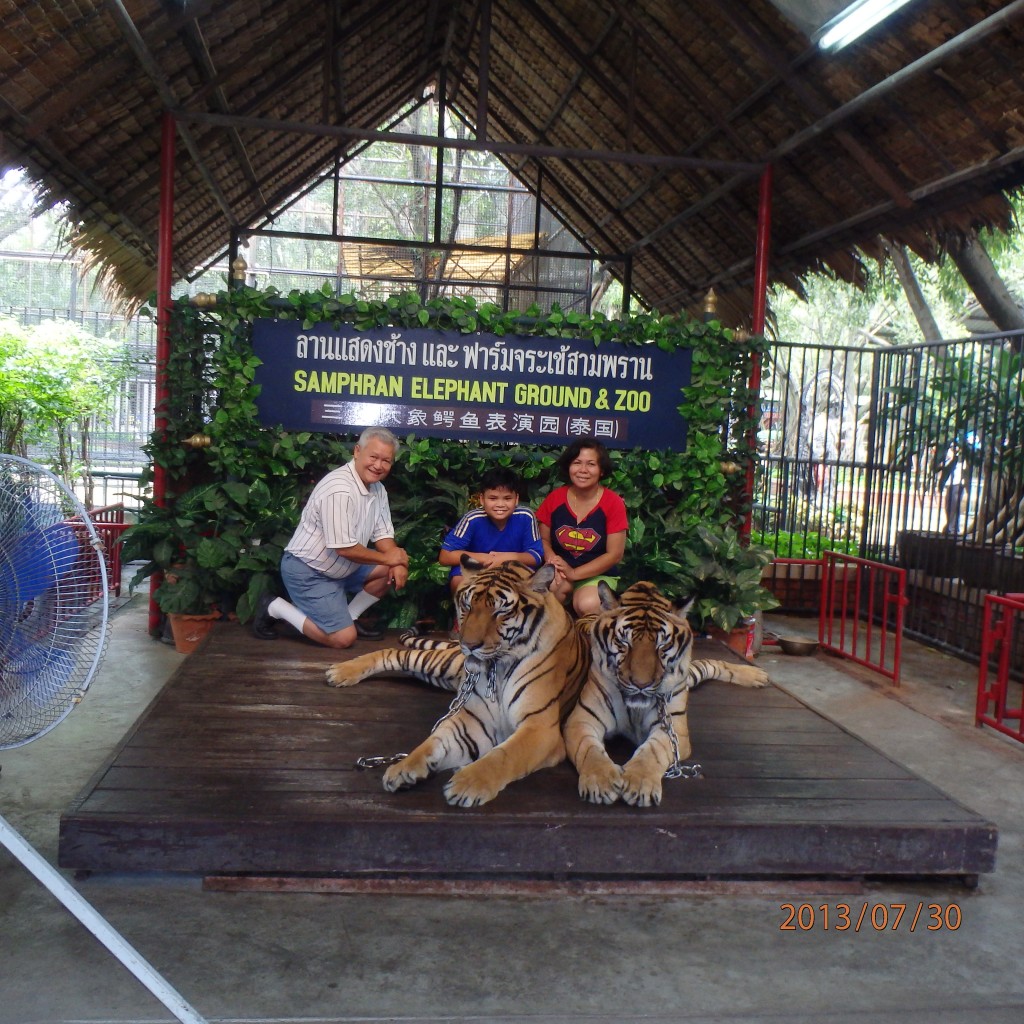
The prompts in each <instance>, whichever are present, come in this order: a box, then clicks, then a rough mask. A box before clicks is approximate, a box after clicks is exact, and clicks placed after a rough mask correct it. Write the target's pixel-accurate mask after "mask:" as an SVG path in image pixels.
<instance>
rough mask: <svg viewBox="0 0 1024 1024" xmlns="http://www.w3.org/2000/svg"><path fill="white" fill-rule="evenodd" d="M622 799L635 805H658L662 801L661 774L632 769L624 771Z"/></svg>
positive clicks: (627, 766) (627, 767)
mask: <svg viewBox="0 0 1024 1024" xmlns="http://www.w3.org/2000/svg"><path fill="white" fill-rule="evenodd" d="M622 799H623V800H625V801H626V803H627V804H632V805H633V806H634V807H657V806H658V805H659V804H660V803H661V775H660V774H658V775H653V776H652V775H649V774H645V773H643V772H638V771H630V770H629V765H626V767H625V769H624V770H623V772H622Z"/></svg>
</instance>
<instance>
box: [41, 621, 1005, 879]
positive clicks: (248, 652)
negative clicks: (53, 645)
mask: <svg viewBox="0 0 1024 1024" xmlns="http://www.w3.org/2000/svg"><path fill="white" fill-rule="evenodd" d="M394 642H395V641H394V639H393V638H391V639H389V640H386V641H382V642H380V643H379V644H377V645H370V644H366V643H361V644H359V645H357V647H356V648H355V650H354V653H364V652H365V651H367V650H369V649H371V648H372V647H373V646H385V645H387V644H393V643H394ZM699 644H700V645H703V646H699V647H698V652H697V653H698V656H705V657H707V656H714V657H723V656H731V655H730V654H729V652H728V651H727V650H726V648H724V647H723V646H721V645H719V644H718V643H716V642H714V641H700V642H699ZM349 653H350V652H342V656H344V655H345V654H349ZM338 658H339V654H338V652H332V651H328V650H326V649H323V648H319V647H316V646H314V645H312V644H309V643H306V642H305V641H303V640H301V639H299V638H297V637H293V638H286V637H282V638H280V639H278V640H277V641H274V642H272V643H270V642H267V641H258V640H255V639H253V638H251V637H250V636H249V634H248V633H247V631H246V630H244V629H243V628H241V627H239V626H237V625H234V624H229V623H224V624H220V625H218V626H217V627H216V628H215V629H214V631H213V633H212V634H211V635H210V637H209V638H208V639H207V640H206V641H204V644H203V646H201V647H200V649H199V650H198V651H196V652H195V653H194V654H192V655H190V656H189V657H188V658H187V659H185V660H184V661H183V662H182V664H181V666H180V667H179V669H178V670H177V672H176V673H175V675H174V676H173V677H172V678H171V679H170V681H169V682H168V684H167V686H166V687H165V688H164V689H163V691H162V692H161V693H160V694H159V695H158V696H157V698H156V699H155V700H154V702H153V703H152V705H151V706H150V707H149V708H148V709H147V710H146V712H145V713H144V714H143V715H142V716H141V718H140V719H139V721H138V722H137V723H136V724H135V725H134V726H133V727H132V729H131V730H130V731H129V733H128V734H127V736H125V738H124V740H123V741H122V744H121V746H120V748H119V749H118V750H117V751H116V752H115V753H114V755H113V756H112V757H111V758H110V760H109V762H108V763H107V764H106V765H104V766H103V767H102V768H101V769H100V770H99V771H98V772H97V773H96V775H95V776H94V777H93V778H92V780H91V781H90V782H89V783H88V785H87V786H86V788H85V789H84V791H83V792H82V793H81V794H80V795H79V797H78V798H77V799H76V800H75V802H74V804H73V805H72V806H71V807H70V808H69V810H68V811H67V812H66V813H65V814H64V815H63V816H62V819H61V832H60V848H59V862H60V864H61V866H63V867H66V868H72V869H80V870H85V871H118V872H125V871H127V872H146V871H182V872H190V873H198V874H202V875H205V876H217V875H258V876H282V877H284V876H289V877H294V876H307V877H348V878H362V879H365V880H369V879H398V878H405V879H407V878H410V877H411V878H419V879H422V880H426V879H430V878H433V879H465V880H486V879H491V880H507V879H520V880H523V881H524V882H526V881H528V880H538V879H540V880H555V881H567V880H568V881H571V880H576V879H593V880H596V879H632V880H643V879H647V880H662V881H665V880H670V879H671V880H682V879H764V880H768V879H801V878H802V879H808V878H817V879H828V878H832V879H862V878H866V877H873V876H888V875H902V876H954V877H961V878H963V879H964V880H965V881H967V882H968V883H970V882H972V881H974V880H976V877H977V875H978V874H979V873H983V872H987V871H991V870H992V869H993V866H994V861H995V847H996V830H995V827H994V826H993V825H992V824H990V823H988V822H986V821H984V820H983V819H981V818H979V817H978V816H977V815H976V814H974V813H972V812H971V811H969V810H966V809H965V808H963V807H961V806H960V805H959V804H957V803H955V802H954V801H953V800H951V799H950V798H949V797H947V796H945V795H944V794H943V793H941V792H939V791H938V790H936V789H935V788H934V787H933V786H931V785H930V784H929V783H927V782H925V781H923V780H922V779H920V778H917V777H915V776H914V775H913V774H911V773H910V772H909V771H907V770H906V769H905V768H903V767H901V766H900V765H898V764H896V763H894V762H893V761H891V760H889V759H888V758H886V757H884V756H883V755H881V754H880V753H878V752H877V751H875V750H874V749H872V748H871V747H869V746H867V745H866V744H864V743H863V742H861V741H860V740H858V739H856V738H854V737H853V736H851V735H850V734H849V733H847V732H845V731H844V730H843V729H842V728H840V727H839V726H837V725H836V724H834V723H832V722H831V721H829V720H827V719H825V718H823V717H822V716H821V715H819V714H817V713H816V712H814V711H812V710H810V709H809V708H808V707H806V706H805V705H804V704H802V703H800V702H799V701H798V700H796V699H795V698H793V697H791V696H789V695H788V694H786V693H785V692H783V691H782V690H780V689H778V688H776V687H774V686H771V687H768V688H767V689H764V690H744V689H740V688H739V687H735V686H729V685H727V684H723V683H710V684H707V685H705V686H704V687H702V688H700V689H698V690H697V691H696V692H695V693H694V694H693V696H692V699H691V704H690V708H691V715H690V719H691V726H690V727H691V732H692V737H693V746H694V752H693V759H694V760H696V761H699V762H700V763H701V765H702V766H703V776H702V777H701V778H698V779H679V780H675V781H666V784H665V797H664V800H663V802H662V804H661V806H660V807H659V808H651V809H640V808H634V807H628V806H625V805H623V804H616V805H614V806H612V807H603V806H601V807H599V806H594V805H591V804H587V803H585V802H583V801H581V800H580V799H579V797H578V795H577V790H576V775H575V771H574V770H573V768H572V767H571V766H570V765H569V764H567V763H566V764H562V765H560V766H558V767H556V768H552V769H547V770H544V771H541V772H538V773H536V774H534V775H533V776H531V777H529V778H527V779H524V780H522V781H520V782H517V783H514V784H513V785H511V786H510V787H508V788H507V789H506V790H505V791H504V792H503V793H501V794H500V795H499V796H498V797H497V798H496V799H495V800H494V801H493V802H491V803H490V804H488V805H486V806H484V807H481V808H474V809H468V810H466V809H459V808H452V807H449V806H448V804H447V803H445V800H444V797H443V795H442V783H443V778H441V777H438V778H433V779H431V780H429V781H428V782H426V783H424V784H422V785H420V786H418V787H416V788H415V789H412V790H408V791H404V792H402V793H398V794H389V793H386V792H385V791H384V789H383V787H382V786H381V774H382V771H381V770H365V771H363V770H357V769H355V767H354V762H355V761H356V759H357V758H359V757H361V756H364V755H377V754H392V753H395V752H397V751H402V750H404V751H408V750H410V749H411V748H412V747H413V746H415V745H416V744H417V743H418V742H420V741H421V740H422V739H423V738H424V737H425V736H426V734H427V733H428V732H429V730H430V728H431V726H432V725H433V723H434V722H435V721H436V719H437V718H438V717H439V716H440V715H441V714H443V713H444V712H445V710H446V709H447V707H448V704H449V701H450V697H451V695H450V694H446V693H444V692H443V691H439V690H435V689H431V688H430V687H427V686H425V685H423V684H421V683H417V682H415V681H412V680H407V679H401V680H399V679H377V680H369V681H367V682H364V683H361V684H360V685H358V686H356V687H354V688H351V689H344V690H337V689H332V688H329V687H327V686H326V685H325V684H324V681H323V679H324V669H325V668H326V667H327V665H329V664H330V663H332V662H333V661H335V660H338Z"/></svg>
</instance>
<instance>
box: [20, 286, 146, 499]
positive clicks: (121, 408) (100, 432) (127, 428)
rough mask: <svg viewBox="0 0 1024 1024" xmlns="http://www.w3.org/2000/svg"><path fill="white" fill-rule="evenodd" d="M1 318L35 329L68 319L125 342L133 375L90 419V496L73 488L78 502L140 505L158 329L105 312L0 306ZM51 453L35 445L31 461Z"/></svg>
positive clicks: (103, 336) (97, 335) (90, 330)
mask: <svg viewBox="0 0 1024 1024" xmlns="http://www.w3.org/2000/svg"><path fill="white" fill-rule="evenodd" d="M0 314H2V315H5V316H10V317H13V318H14V319H16V320H17V321H18V322H19V323H22V324H26V325H35V324H39V323H42V322H43V321H46V320H70V321H72V322H73V323H76V324H78V325H79V326H80V327H81V328H82V329H83V330H85V331H88V332H89V333H90V334H92V335H94V336H96V337H99V338H117V339H120V340H122V341H123V342H124V344H125V346H126V347H127V350H128V354H129V358H130V359H131V362H132V366H133V372H132V374H131V375H130V377H129V379H128V380H126V381H125V382H124V383H123V384H122V385H121V386H120V387H119V388H118V389H117V391H115V392H114V394H113V395H112V396H111V398H110V401H109V402H108V403H107V405H106V408H104V409H102V410H101V411H100V412H99V413H98V414H97V415H96V416H95V417H94V418H93V421H92V423H91V425H90V431H89V450H90V461H91V465H92V494H91V495H86V494H85V493H84V489H83V488H82V487H79V488H77V489H78V491H79V495H78V496H79V498H80V499H82V500H83V501H86V502H87V503H88V504H91V505H92V506H103V505H114V504H118V503H121V504H123V505H124V506H125V508H126V509H128V510H129V511H133V510H135V509H137V508H139V507H140V506H141V503H142V497H143V494H144V491H143V489H142V486H141V483H140V477H141V474H142V470H143V468H144V466H145V465H146V462H147V458H146V456H145V454H144V453H143V451H142V446H143V445H144V444H145V443H146V441H147V440H148V439H149V435H150V432H151V431H152V430H153V409H154V406H155V405H156V328H155V325H154V324H153V323H152V322H151V321H149V320H144V319H141V318H138V317H137V318H135V319H133V320H126V319H125V318H124V317H123V316H119V315H117V314H115V313H111V312H107V311H104V310H89V309H81V308H76V307H75V306H74V305H70V306H66V307H62V308H56V307H39V306H36V307H24V306H6V307H0ZM52 454H53V453H52V451H51V450H50V448H49V446H47V445H46V444H40V445H34V446H32V447H31V448H30V450H29V453H28V455H29V458H32V459H35V460H36V461H38V462H43V463H47V462H49V460H50V459H51V456H52Z"/></svg>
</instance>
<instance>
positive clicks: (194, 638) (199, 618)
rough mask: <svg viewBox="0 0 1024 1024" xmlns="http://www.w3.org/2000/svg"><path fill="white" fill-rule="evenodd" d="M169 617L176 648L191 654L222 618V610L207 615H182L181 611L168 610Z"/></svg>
mask: <svg viewBox="0 0 1024 1024" xmlns="http://www.w3.org/2000/svg"><path fill="white" fill-rule="evenodd" d="M167 618H168V619H169V620H170V623H171V635H172V636H173V637H174V649H175V650H176V651H177V652H178V653H179V654H191V653H192V652H193V651H194V650H195V649H196V648H197V647H198V646H199V642H200V641H201V640H202V639H203V637H204V636H206V634H207V633H209V632H210V630H211V629H212V628H213V624H214V623H215V622H216V621H217V620H218V619H219V618H220V612H208V613H207V614H205V615H182V614H180V613H179V612H168V613H167Z"/></svg>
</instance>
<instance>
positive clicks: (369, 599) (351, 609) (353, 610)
mask: <svg viewBox="0 0 1024 1024" xmlns="http://www.w3.org/2000/svg"><path fill="white" fill-rule="evenodd" d="M379 600H380V598H379V597H374V596H373V594H368V593H367V592H366V591H365V590H360V591H359V593H358V594H356V596H355V597H353V598H352V600H351V601H349V603H348V613H349V615H351V616H352V621H353V622H355V621H356V619H358V618H359V616H360V615H362V614H363V612H365V611H366V609H367V608H370V607H372V606H373V605H375V604H376V603H377V602H378V601H379Z"/></svg>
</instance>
